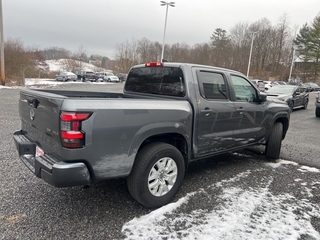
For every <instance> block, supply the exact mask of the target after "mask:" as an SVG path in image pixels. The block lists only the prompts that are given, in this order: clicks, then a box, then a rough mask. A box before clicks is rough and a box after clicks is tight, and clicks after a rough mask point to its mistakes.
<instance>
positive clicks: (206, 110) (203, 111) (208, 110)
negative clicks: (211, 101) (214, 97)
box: [200, 107, 212, 116]
mask: <svg viewBox="0 0 320 240" xmlns="http://www.w3.org/2000/svg"><path fill="white" fill-rule="evenodd" d="M200 112H201V113H205V115H206V116H209V114H210V113H212V109H210V108H207V107H206V108H205V109H202V110H201V111H200Z"/></svg>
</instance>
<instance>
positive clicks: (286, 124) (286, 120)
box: [268, 115, 290, 140]
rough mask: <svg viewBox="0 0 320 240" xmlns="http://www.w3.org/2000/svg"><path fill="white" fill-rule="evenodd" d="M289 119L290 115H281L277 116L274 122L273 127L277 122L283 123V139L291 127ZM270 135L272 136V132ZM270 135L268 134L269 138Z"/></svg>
mask: <svg viewBox="0 0 320 240" xmlns="http://www.w3.org/2000/svg"><path fill="white" fill-rule="evenodd" d="M289 120H290V118H289V117H287V116H282V115H280V116H278V117H277V118H275V119H274V121H273V123H272V126H271V127H273V126H274V124H275V123H276V122H280V123H282V126H283V132H282V140H283V139H284V138H285V136H286V134H287V131H288V129H289ZM269 136H270V134H269ZM269 136H268V138H269Z"/></svg>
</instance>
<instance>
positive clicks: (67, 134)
mask: <svg viewBox="0 0 320 240" xmlns="http://www.w3.org/2000/svg"><path fill="white" fill-rule="evenodd" d="M61 138H62V139H82V138H83V133H82V132H78V131H61Z"/></svg>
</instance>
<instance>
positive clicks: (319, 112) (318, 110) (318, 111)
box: [315, 107, 320, 117]
mask: <svg viewBox="0 0 320 240" xmlns="http://www.w3.org/2000/svg"><path fill="white" fill-rule="evenodd" d="M315 113H316V117H320V107H316V110H315Z"/></svg>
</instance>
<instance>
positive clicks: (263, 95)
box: [258, 92, 267, 102]
mask: <svg viewBox="0 0 320 240" xmlns="http://www.w3.org/2000/svg"><path fill="white" fill-rule="evenodd" d="M258 100H259V102H265V101H267V94H266V93H264V92H259V93H258Z"/></svg>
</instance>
